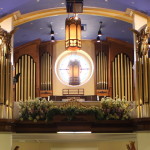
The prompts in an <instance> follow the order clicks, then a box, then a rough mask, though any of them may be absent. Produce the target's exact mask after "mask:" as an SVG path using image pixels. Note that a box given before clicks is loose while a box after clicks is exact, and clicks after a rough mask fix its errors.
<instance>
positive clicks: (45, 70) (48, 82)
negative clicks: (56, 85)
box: [41, 52, 52, 90]
mask: <svg viewBox="0 0 150 150" xmlns="http://www.w3.org/2000/svg"><path fill="white" fill-rule="evenodd" d="M51 61H52V58H51V55H50V54H49V53H48V52H45V53H43V55H42V56H41V90H51V89H52V72H51V68H52V62H51Z"/></svg>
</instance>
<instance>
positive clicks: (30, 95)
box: [15, 55, 36, 101]
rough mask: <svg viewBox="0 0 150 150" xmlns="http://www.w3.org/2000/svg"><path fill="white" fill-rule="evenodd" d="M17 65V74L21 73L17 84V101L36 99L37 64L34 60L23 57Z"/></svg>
mask: <svg viewBox="0 0 150 150" xmlns="http://www.w3.org/2000/svg"><path fill="white" fill-rule="evenodd" d="M15 65H16V67H15V74H16V75H17V74H18V73H21V75H20V77H19V78H18V82H17V83H16V94H15V95H16V101H20V100H22V101H26V100H29V99H34V98H35V84H36V83H35V72H36V67H35V66H36V64H35V62H34V60H33V58H32V57H31V56H29V55H23V56H21V57H20V58H19V59H18V62H17V63H16V64H15Z"/></svg>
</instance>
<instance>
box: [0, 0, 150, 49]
mask: <svg viewBox="0 0 150 150" xmlns="http://www.w3.org/2000/svg"><path fill="white" fill-rule="evenodd" d="M83 6H84V8H85V9H86V8H88V7H89V8H92V7H97V8H104V9H105V8H106V9H112V10H117V11H122V12H125V11H126V9H127V8H130V9H134V10H138V11H140V12H142V13H145V14H147V15H150V8H149V6H150V0H125V1H123V0H84V3H83ZM58 7H61V8H65V0H23V1H22V0H20V1H19V0H0V16H1V17H3V16H6V15H8V14H10V13H13V12H15V11H18V10H19V11H20V12H21V14H22V15H24V14H26V13H31V12H33V11H39V10H43V9H50V8H58ZM38 13H39V12H38ZM91 14H92V12H91ZM91 14H90V12H89V13H88V14H79V17H80V18H81V21H82V24H86V25H87V30H86V31H82V39H95V38H96V37H97V31H98V29H99V22H100V21H102V22H103V25H104V26H103V28H102V32H103V37H102V39H105V38H106V37H112V38H117V39H121V40H124V41H128V42H130V43H132V41H133V40H132V33H131V32H130V31H129V28H132V24H130V23H128V22H124V21H121V20H118V18H117V17H116V18H109V17H108V16H107V17H105V16H97V14H95V15H93V14H92V15H91ZM67 16H68V15H67V14H61V15H58V14H56V16H49V17H46V18H41V19H38V17H37V19H38V20H33V21H29V22H26V23H24V24H22V25H19V26H18V27H19V30H18V31H17V32H16V34H15V46H18V45H21V44H24V43H26V42H29V41H32V40H35V39H38V38H40V39H41V40H42V41H48V40H49V39H50V37H49V32H50V28H49V27H48V25H49V24H50V23H52V26H53V29H54V31H55V39H56V40H64V39H65V18H66V17H67ZM116 16H117V15H116Z"/></svg>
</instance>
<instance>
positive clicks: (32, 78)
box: [30, 59, 34, 99]
mask: <svg viewBox="0 0 150 150" xmlns="http://www.w3.org/2000/svg"><path fill="white" fill-rule="evenodd" d="M33 69H34V68H33V59H31V90H30V91H31V99H33V87H34V86H33V80H34V77H33Z"/></svg>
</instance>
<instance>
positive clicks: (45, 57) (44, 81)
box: [44, 54, 47, 90]
mask: <svg viewBox="0 0 150 150" xmlns="http://www.w3.org/2000/svg"><path fill="white" fill-rule="evenodd" d="M44 70H45V74H44V76H45V78H44V89H45V90H46V71H47V70H46V55H45V54H44Z"/></svg>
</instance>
